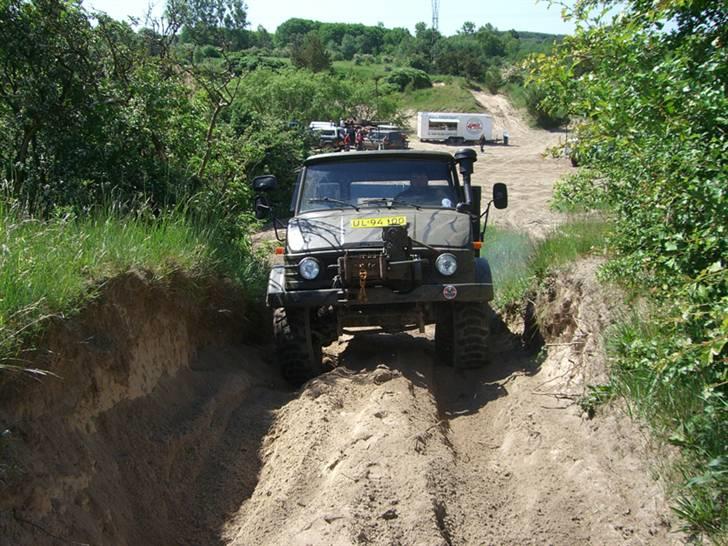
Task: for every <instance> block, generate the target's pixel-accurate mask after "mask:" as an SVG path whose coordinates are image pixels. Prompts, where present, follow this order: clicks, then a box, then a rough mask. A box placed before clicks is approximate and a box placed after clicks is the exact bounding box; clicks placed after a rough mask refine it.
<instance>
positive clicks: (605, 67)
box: [530, 0, 728, 539]
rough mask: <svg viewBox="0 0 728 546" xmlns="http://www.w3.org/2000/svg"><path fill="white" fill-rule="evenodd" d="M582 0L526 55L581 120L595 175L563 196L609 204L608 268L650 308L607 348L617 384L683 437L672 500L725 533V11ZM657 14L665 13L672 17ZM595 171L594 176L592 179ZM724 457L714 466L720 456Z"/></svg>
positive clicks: (656, 423)
mask: <svg viewBox="0 0 728 546" xmlns="http://www.w3.org/2000/svg"><path fill="white" fill-rule="evenodd" d="M611 5H612V2H598V1H596V0H589V1H580V2H577V3H576V5H575V9H574V11H573V13H572V16H574V17H575V18H576V21H577V32H576V33H575V35H574V36H572V37H568V38H566V39H565V40H564V42H563V44H562V45H561V46H559V47H557V49H556V54H555V55H554V56H551V57H546V56H539V57H536V58H534V59H532V60H531V62H530V65H531V68H532V69H533V71H534V74H533V76H532V80H533V82H534V85H536V86H537V88H538V89H539V90H540V93H541V97H540V101H539V103H540V104H541V105H542V106H543V107H545V108H548V109H549V110H564V111H566V112H567V113H568V115H569V116H570V117H571V118H572V119H576V120H580V121H579V122H578V126H577V129H576V134H577V140H576V144H575V152H576V154H577V157H578V159H579V161H580V163H581V164H583V165H585V166H587V167H589V168H591V169H592V170H593V173H599V175H598V179H597V178H596V177H595V176H591V175H586V176H584V177H583V178H582V179H579V180H572V181H569V182H566V183H564V184H563V185H561V186H560V189H559V199H560V201H561V202H566V203H568V202H578V203H580V204H586V205H588V206H593V205H595V204H600V203H607V204H608V206H609V207H610V208H611V209H612V211H613V215H614V218H615V233H614V234H613V236H612V238H611V242H612V246H613V248H614V250H615V252H616V258H615V260H613V261H612V263H611V264H609V266H608V268H607V269H606V272H605V274H606V275H609V276H611V277H612V278H616V279H619V280H621V281H622V282H623V283H625V284H626V285H627V286H629V287H632V288H633V289H635V290H637V291H641V292H647V293H648V294H650V296H651V299H652V300H653V301H654V303H653V306H654V307H655V309H656V310H655V312H654V313H653V314H651V315H650V316H649V317H643V319H642V320H643V321H644V320H648V321H650V322H651V325H650V328H649V329H648V330H645V329H644V328H634V329H633V331H632V332H631V333H629V334H623V335H621V336H620V337H619V342H618V343H617V344H616V347H615V348H614V355H615V360H616V368H615V370H616V374H617V378H618V381H619V385H620V386H621V389H622V392H623V393H624V394H625V395H626V396H628V397H629V399H631V400H632V401H633V402H634V404H635V406H636V407H638V408H639V410H640V415H641V416H642V417H643V418H644V419H645V420H647V421H648V422H650V423H651V424H652V425H653V427H654V429H655V431H656V432H657V433H658V434H659V435H660V436H661V437H662V438H664V439H667V440H671V441H674V442H675V443H677V444H679V445H680V446H681V447H682V448H683V454H684V460H683V461H682V462H681V463H680V464H679V467H680V470H681V472H682V473H683V474H684V479H683V481H682V484H681V486H680V488H679V492H678V500H677V505H676V509H677V511H678V512H679V513H680V515H681V516H682V517H684V518H685V519H686V522H687V526H688V527H689V529H690V530H692V531H695V532H704V533H707V534H709V535H711V536H713V537H715V538H716V539H717V537H718V536H719V535H721V536H723V537H724V536H725V528H726V511H725V500H726V489H727V488H726V481H725V472H724V471H723V470H720V471H716V470H715V468H718V467H720V468H724V465H723V463H720V464H717V466H716V464H714V463H715V461H720V457H721V456H722V455H724V453H725V438H726V437H727V436H728V434H727V432H726V430H725V423H726V422H727V421H728V419H726V385H728V381H726V379H727V378H726V374H727V372H726V369H727V366H726V362H727V357H728V351H727V350H726V336H727V332H726V330H727V327H728V323H727V322H726V321H725V317H726V315H727V311H728V310H727V309H726V294H728V273H727V272H726V263H725V260H726V256H728V237H726V229H728V227H727V226H728V206H726V202H725V191H726V187H728V176H727V175H728V169H727V168H726V157H727V155H728V146H727V145H726V133H725V128H726V117H725V113H726V112H728V98H727V97H726V93H725V89H726V86H727V85H728V61H726V59H728V56H727V55H726V49H725V44H726V41H727V38H728V30H727V29H728V11H726V10H725V9H721V8H719V7H718V6H717V4H711V3H704V2H697V1H687V2H681V1H677V0H670V1H666V2H660V3H652V2H639V1H636V0H635V1H630V2H627V3H626V5H625V6H624V9H623V10H622V12H621V13H620V14H619V17H617V18H615V19H614V20H612V21H606V20H604V19H603V18H604V17H606V15H604V13H606V12H602V14H601V15H599V14H600V9H601V8H602V7H605V6H606V7H610V6H611ZM665 21H671V25H670V26H669V27H666V26H665ZM595 180H599V184H594V183H593V182H594V181H595ZM722 465H723V466H722Z"/></svg>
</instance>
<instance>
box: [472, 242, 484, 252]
mask: <svg viewBox="0 0 728 546" xmlns="http://www.w3.org/2000/svg"><path fill="white" fill-rule="evenodd" d="M481 248H483V241H473V249H474V250H480V249H481Z"/></svg>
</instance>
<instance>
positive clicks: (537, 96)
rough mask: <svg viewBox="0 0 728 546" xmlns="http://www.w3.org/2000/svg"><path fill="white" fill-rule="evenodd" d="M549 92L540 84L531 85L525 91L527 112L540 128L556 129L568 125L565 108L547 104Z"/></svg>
mask: <svg viewBox="0 0 728 546" xmlns="http://www.w3.org/2000/svg"><path fill="white" fill-rule="evenodd" d="M547 97H548V91H547V90H546V89H545V88H544V87H543V86H542V85H539V84H535V83H530V84H528V85H527V86H526V88H525V89H524V99H525V102H526V110H527V111H528V113H529V114H530V115H531V117H532V118H533V120H534V121H535V122H536V124H537V125H538V126H539V127H543V128H544V129H554V128H556V127H560V126H562V125H565V124H566V123H568V121H569V118H568V116H567V114H566V110H565V108H559V107H556V106H554V105H553V104H550V103H548V102H546V99H547Z"/></svg>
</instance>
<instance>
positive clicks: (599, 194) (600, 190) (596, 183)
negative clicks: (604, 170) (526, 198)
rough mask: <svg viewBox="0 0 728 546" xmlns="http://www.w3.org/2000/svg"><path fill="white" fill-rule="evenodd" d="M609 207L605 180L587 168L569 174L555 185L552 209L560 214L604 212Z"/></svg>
mask: <svg viewBox="0 0 728 546" xmlns="http://www.w3.org/2000/svg"><path fill="white" fill-rule="evenodd" d="M608 206H609V204H608V200H607V192H606V188H605V187H604V180H603V179H602V178H601V177H600V175H599V173H598V172H596V171H592V170H589V169H587V168H584V169H579V171H577V172H576V173H573V174H568V175H566V176H565V177H564V178H562V179H561V180H559V181H557V182H556V184H554V194H553V199H552V201H551V208H553V209H554V210H557V211H559V212H587V211H590V210H604V209H606V208H607V207H608Z"/></svg>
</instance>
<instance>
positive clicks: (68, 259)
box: [0, 201, 264, 371]
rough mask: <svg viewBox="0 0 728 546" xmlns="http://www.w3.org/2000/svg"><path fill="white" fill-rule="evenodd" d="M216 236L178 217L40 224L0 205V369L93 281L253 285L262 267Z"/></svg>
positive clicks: (90, 292)
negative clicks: (134, 278) (134, 274)
mask: <svg viewBox="0 0 728 546" xmlns="http://www.w3.org/2000/svg"><path fill="white" fill-rule="evenodd" d="M218 231H219V230H218V229H217V228H216V227H215V226H209V225H197V224H196V223H194V222H191V221H190V220H188V219H187V218H186V217H185V215H184V214H182V213H179V212H178V213H167V214H163V215H162V216H161V217H158V218H157V217H154V216H152V215H148V217H147V216H143V215H136V216H124V215H121V214H117V213H114V212H111V211H106V212H99V213H97V214H95V215H92V216H90V217H88V218H77V217H75V216H72V215H66V216H61V217H57V218H53V219H49V220H45V221H41V220H37V219H34V218H30V217H27V216H25V215H24V214H22V213H21V212H19V211H17V210H14V209H12V208H11V207H9V206H8V205H7V204H4V203H3V202H2V201H0V367H1V368H4V369H5V370H10V371H12V370H16V369H19V368H18V367H16V366H14V364H13V357H15V356H17V352H18V350H19V348H20V347H21V345H22V343H23V341H24V340H27V339H28V338H29V337H30V336H32V335H33V334H34V333H36V332H38V331H39V330H40V329H41V328H42V326H43V324H44V323H45V322H46V320H47V319H49V318H50V317H52V316H64V315H68V314H71V313H74V312H76V311H77V310H78V309H79V308H80V307H81V306H82V305H83V303H84V302H85V301H87V300H88V299H89V298H91V297H93V296H94V293H95V286H96V285H97V283H98V281H100V280H102V279H105V278H109V277H112V276H114V275H117V274H119V273H122V272H125V271H128V270H130V269H143V270H146V271H149V272H151V273H152V274H153V276H154V277H156V278H163V277H165V276H167V275H169V274H170V273H172V272H174V271H177V270H184V271H187V272H189V273H191V274H192V275H200V276H202V275H208V274H214V273H223V274H227V275H229V276H232V277H233V278H235V279H236V280H237V281H238V283H239V284H241V286H246V285H248V286H250V285H251V284H252V285H255V286H258V285H259V284H260V279H261V278H262V273H263V271H264V266H262V265H261V264H260V263H259V262H258V261H257V260H256V259H255V258H254V257H252V256H251V253H250V252H249V250H248V249H247V248H246V247H245V246H244V245H235V244H232V243H222V242H221V241H223V238H222V237H220V236H219V235H218ZM20 368H21V369H25V368H22V366H20Z"/></svg>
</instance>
